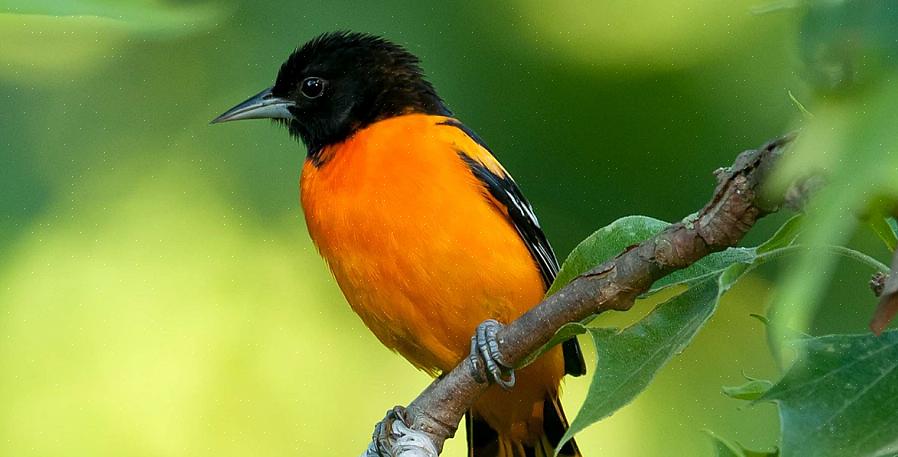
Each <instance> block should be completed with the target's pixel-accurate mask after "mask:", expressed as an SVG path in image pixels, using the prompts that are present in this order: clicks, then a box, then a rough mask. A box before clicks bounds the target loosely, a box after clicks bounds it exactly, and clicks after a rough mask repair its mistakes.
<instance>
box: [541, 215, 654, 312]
mask: <svg viewBox="0 0 898 457" xmlns="http://www.w3.org/2000/svg"><path fill="white" fill-rule="evenodd" d="M668 225H670V224H668V223H667V222H664V221H659V220H658V219H652V218H651V217H646V216H627V217H623V218H620V219H618V220H616V221H614V222H612V223H611V224H609V225H607V226H605V227H603V228H600V229H599V230H597V231H596V232H595V233H593V234H592V235H589V236H588V237H586V239H585V240H583V241H581V242H580V244H578V245H577V247H575V248H574V250H573V251H571V254H570V255H568V257H567V259H565V260H564V264H562V265H561V269H560V271H559V272H558V275H557V276H555V281H554V282H553V283H552V287H550V288H549V291H548V292H546V295H552V294H554V293H555V292H558V290H559V289H561V288H562V287H564V286H565V285H566V284H567V283H569V282H571V281H572V280H573V279H574V278H576V277H577V276H580V275H581V274H583V273H585V272H587V271H589V270H590V269H592V268H593V267H596V266H598V265H600V264H601V263H603V262H605V261H606V260H610V259H612V258H614V256H616V255H618V254H620V253H621V252H623V251H624V250H625V249H627V248H628V247H630V246H633V245H635V244H639V243H640V242H642V241H643V240H645V239H647V238H650V237H652V236H655V235H656V234H657V233H658V232H660V231H662V230H664V229H665V228H667V226H668Z"/></svg>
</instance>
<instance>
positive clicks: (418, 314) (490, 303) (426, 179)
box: [301, 114, 544, 372]
mask: <svg viewBox="0 0 898 457" xmlns="http://www.w3.org/2000/svg"><path fill="white" fill-rule="evenodd" d="M445 120H446V118H443V117H438V116H427V115H416V114H413V115H405V116H400V117H395V118H391V119H387V120H383V121H380V122H377V123H375V124H372V125H371V126H369V127H367V128H365V129H363V130H361V131H359V132H357V133H356V134H355V135H354V136H353V137H351V138H350V139H349V140H348V141H346V142H344V143H341V144H339V145H336V146H332V147H331V148H329V149H326V150H324V151H322V161H321V163H320V165H317V166H316V165H315V164H313V163H311V162H307V163H306V164H305V166H304V168H303V173H302V178H301V189H302V191H301V194H302V204H303V207H304V210H305V216H306V222H307V224H308V229H309V233H310V234H311V236H312V239H313V240H314V242H315V244H316V245H317V246H318V249H319V250H320V252H321V254H322V256H323V257H324V258H325V259H326V261H327V263H328V264H329V265H330V268H331V270H332V271H333V274H334V276H335V277H336V279H337V282H338V283H339V285H340V288H341V289H342V291H343V293H344V294H345V295H346V298H347V300H348V301H349V303H350V305H351V306H352V308H353V309H354V310H355V312H356V313H358V314H359V316H361V318H362V320H363V321H364V322H365V324H366V325H367V326H368V327H369V328H370V329H371V330H372V331H373V332H374V334H375V335H376V336H377V337H378V338H379V339H380V340H381V341H382V342H383V343H384V344H385V345H387V346H388V347H390V348H392V349H394V350H397V351H399V352H400V353H401V354H403V355H404V356H405V357H406V358H408V359H409V360H410V361H411V362H412V363H414V364H415V365H417V366H418V367H420V368H422V369H425V370H427V371H430V372H436V371H437V370H448V369H450V368H452V367H453V366H454V365H455V364H456V363H457V362H458V361H459V360H460V359H461V358H462V357H463V356H464V355H465V354H466V353H467V349H468V346H469V340H470V337H471V335H472V334H473V331H474V329H475V327H476V326H477V324H479V323H480V322H481V321H483V320H484V319H488V318H497V319H500V320H502V321H505V322H508V321H509V320H511V319H513V318H515V317H517V316H518V315H520V314H522V313H523V312H524V311H526V310H527V309H528V308H529V307H531V306H532V305H534V304H535V303H537V302H539V300H540V299H541V298H542V295H543V292H544V289H543V287H544V286H543V284H542V280H541V277H540V274H539V271H538V267H537V265H536V263H535V262H534V260H533V258H532V257H531V255H530V253H529V252H528V250H527V248H526V247H525V245H524V244H523V242H522V241H521V239H520V237H519V236H518V234H517V233H516V231H515V229H514V227H513V226H512V225H511V223H510V222H509V221H508V220H507V219H506V218H505V217H504V215H503V214H502V212H501V209H499V208H497V207H496V206H495V205H494V204H492V203H491V202H490V201H489V199H488V198H487V196H486V195H485V193H484V192H485V191H484V189H483V187H482V185H481V184H480V183H479V182H478V181H477V179H476V178H475V177H474V176H473V175H472V173H471V171H470V170H469V169H468V168H467V165H466V164H465V163H464V162H463V161H462V160H461V159H460V157H459V155H458V153H459V151H465V153H467V154H469V155H473V156H474V157H475V158H476V157H477V156H476V154H489V153H488V152H486V151H485V150H483V149H482V148H480V147H478V146H477V145H476V143H474V142H473V141H472V140H471V139H470V138H468V137H467V136H466V135H464V134H463V133H462V132H461V131H459V130H458V129H456V128H454V127H452V126H448V125H441V124H440V122H441V121H445ZM489 159H491V161H490V162H489V163H493V162H494V160H492V158H491V157H490V158H489ZM496 165H497V166H498V164H497V163H496Z"/></svg>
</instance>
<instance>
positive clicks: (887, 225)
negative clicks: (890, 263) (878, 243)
mask: <svg viewBox="0 0 898 457" xmlns="http://www.w3.org/2000/svg"><path fill="white" fill-rule="evenodd" d="M893 222H894V220H893V219H892V218H885V217H882V216H881V215H873V216H872V217H870V220H868V221H867V225H869V226H870V229H872V230H873V232H874V233H876V236H878V237H879V239H881V240H882V241H883V243H885V244H886V248H888V249H889V251H894V250H895V248H898V232H896V231H895V228H894V227H893V226H892V223H893Z"/></svg>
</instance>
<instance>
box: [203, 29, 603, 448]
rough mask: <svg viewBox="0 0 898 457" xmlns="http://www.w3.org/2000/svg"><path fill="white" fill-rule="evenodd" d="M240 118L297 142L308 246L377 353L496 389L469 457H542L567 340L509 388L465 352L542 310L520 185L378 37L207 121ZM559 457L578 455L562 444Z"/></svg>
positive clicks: (474, 351) (324, 51)
mask: <svg viewBox="0 0 898 457" xmlns="http://www.w3.org/2000/svg"><path fill="white" fill-rule="evenodd" d="M241 119H272V120H274V122H275V123H277V124H280V125H282V126H284V127H286V129H287V131H288V132H289V134H290V136H291V137H293V138H295V139H297V140H298V141H299V142H301V143H302V144H304V146H305V148H306V151H307V153H306V158H305V160H304V163H303V165H302V171H301V176H300V179H299V181H300V200H301V205H302V207H303V212H304V214H305V221H306V226H307V229H308V232H309V235H310V237H311V239H312V241H313V243H314V245H315V246H316V248H317V250H318V252H319V253H320V255H321V256H322V257H323V258H324V260H325V261H326V264H327V265H328V266H329V268H330V270H331V272H332V274H333V276H334V278H335V279H336V282H337V284H338V285H339V288H340V289H341V291H342V292H343V294H344V296H345V298H346V300H347V302H348V303H349V305H350V306H351V308H352V309H353V310H354V311H355V313H356V314H358V316H359V317H360V318H361V320H362V321H363V322H364V324H365V325H366V326H367V327H368V328H369V329H370V330H371V331H372V332H373V333H374V335H375V336H376V337H377V338H378V339H379V340H380V341H381V342H382V343H383V344H384V345H385V346H386V347H388V348H390V349H392V350H393V351H396V352H398V353H399V354H401V355H402V356H404V357H405V358H406V359H407V360H408V361H409V362H411V363H412V364H413V365H414V366H415V367H417V368H419V369H421V370H423V371H425V372H427V373H428V374H430V375H433V376H439V375H440V374H441V373H445V372H448V371H449V370H451V369H452V368H453V367H455V366H456V365H457V364H458V363H459V362H460V361H462V360H464V359H465V358H466V357H474V358H475V360H473V361H474V362H477V361H478V360H477V359H476V358H477V357H478V356H482V357H483V359H485V362H486V368H490V369H492V374H493V378H494V379H493V380H494V384H493V385H491V386H490V387H489V388H488V389H487V390H486V391H485V392H484V394H483V395H482V396H481V397H479V399H478V400H477V401H476V402H475V403H474V405H473V406H472V407H471V409H470V410H469V411H468V412H467V414H466V415H465V417H466V421H467V442H468V455H469V456H471V457H493V456H502V457H530V456H544V457H549V456H553V455H554V453H555V449H556V447H557V446H558V444H559V441H560V439H561V437H562V435H563V434H564V432H565V431H566V429H567V428H568V422H567V419H566V418H565V415H564V411H563V410H562V408H561V404H560V402H559V390H560V382H561V378H562V377H563V376H564V375H565V374H570V375H574V376H579V375H582V374H584V373H585V370H586V368H585V364H584V359H583V355H582V353H581V351H580V347H579V345H578V343H577V340H576V339H571V340H568V341H565V342H564V343H563V344H562V345H560V346H556V347H554V348H553V349H551V350H549V351H548V352H547V353H545V354H543V355H542V356H541V357H540V358H538V359H537V360H536V361H534V362H533V363H531V364H530V365H528V366H526V367H524V368H521V369H519V370H518V371H517V374H516V375H515V373H514V372H513V371H510V370H509V369H510V367H507V366H504V364H502V363H501V360H490V357H489V356H490V353H487V352H488V351H479V352H480V354H478V347H480V348H481V349H483V348H484V347H486V346H487V345H486V344H485V343H488V341H485V340H483V338H482V337H483V336H484V335H486V337H487V339H488V337H490V336H492V337H495V332H496V329H497V325H502V324H501V323H508V322H510V321H512V320H514V319H515V318H517V317H519V316H520V315H522V314H523V313H525V312H526V311H527V310H529V309H530V308H532V307H533V306H534V305H536V304H537V303H539V302H540V301H541V300H542V298H543V297H544V295H545V293H546V291H547V289H548V287H549V286H550V285H551V284H552V281H553V280H554V279H555V276H556V274H557V273H558V269H559V265H558V260H557V258H556V256H555V253H554V251H553V250H552V247H551V245H550V244H549V242H548V240H547V238H546V236H545V234H544V232H543V230H542V228H541V227H540V224H539V221H538V219H537V217H536V215H535V213H534V211H533V208H532V206H531V204H530V203H529V202H528V201H527V199H526V198H525V197H524V195H523V193H522V192H521V190H520V188H519V187H518V185H517V184H516V183H515V181H514V180H513V179H512V177H511V175H510V174H509V173H508V172H507V171H506V170H505V168H504V167H503V166H502V165H501V164H500V163H499V161H498V160H497V159H496V158H495V156H494V155H493V153H492V152H491V150H490V148H489V147H487V144H486V143H485V142H484V141H483V140H482V139H481V138H480V137H479V136H478V135H477V134H476V133H475V132H474V131H473V130H472V129H470V128H468V127H467V126H466V125H465V124H463V123H462V122H461V121H459V120H458V119H457V118H455V117H454V116H453V114H452V112H451V111H450V110H449V108H448V107H447V105H446V103H445V102H444V101H443V99H442V98H440V96H439V95H438V94H437V91H436V89H435V88H434V86H433V85H432V84H431V83H430V82H429V80H428V79H427V78H426V77H425V75H424V72H423V70H422V68H421V63H420V60H419V59H418V58H417V57H416V56H415V55H414V54H412V53H411V52H409V51H408V50H406V49H405V48H404V47H403V46H401V45H398V44H396V43H395V42H393V41H390V40H388V39H386V38H383V37H380V36H376V35H371V34H366V33H360V32H349V31H340V32H329V33H325V34H323V35H320V36H317V37H315V38H314V39H312V40H310V41H308V42H306V43H305V44H303V45H301V46H299V47H298V48H296V49H295V50H294V51H293V52H292V53H291V54H290V56H289V57H288V58H287V60H286V61H285V62H284V63H283V64H282V65H281V67H280V70H279V71H278V74H277V78H276V80H275V83H274V85H273V86H271V87H269V88H268V89H265V90H263V91H261V92H260V93H258V94H256V95H255V96H252V97H250V98H249V99H247V100H246V101H244V102H243V103H240V104H238V105H237V106H235V107H233V108H231V109H229V110H227V111H226V112H225V113H224V114H222V115H220V116H219V117H217V118H215V119H214V120H213V121H212V123H221V122H226V121H235V120H241ZM484 329H485V331H483V332H479V334H480V336H481V339H477V338H476V337H475V338H474V339H472V337H471V335H473V334H475V333H477V331H478V330H484ZM497 367H498V368H499V370H496V368H497ZM509 375H511V376H513V377H512V378H511V379H508V376H509ZM512 384H513V387H512ZM559 455H562V456H580V455H581V454H580V451H579V449H578V447H577V444H576V443H575V442H574V441H573V440H570V441H567V442H566V443H565V444H564V445H563V446H562V447H561V449H560V450H559Z"/></svg>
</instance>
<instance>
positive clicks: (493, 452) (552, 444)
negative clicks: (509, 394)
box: [465, 394, 582, 457]
mask: <svg viewBox="0 0 898 457" xmlns="http://www.w3.org/2000/svg"><path fill="white" fill-rule="evenodd" d="M465 423H466V424H467V429H468V434H467V437H468V457H554V455H555V448H556V446H557V445H558V442H559V441H560V440H561V437H562V436H564V432H565V431H567V429H568V422H567V418H565V416H564V410H562V409H561V403H560V402H559V401H558V395H557V394H555V395H550V396H549V397H548V398H546V399H545V401H543V433H542V435H540V437H539V439H537V440H535V441H534V442H533V443H521V442H518V441H514V440H512V439H510V438H508V437H505V436H502V435H501V434H499V433H498V432H496V431H495V430H493V429H492V427H490V426H489V424H487V423H486V421H484V420H483V419H482V418H479V417H476V416H474V415H473V414H471V412H470V411H468V412H467V414H465ZM558 455H559V456H562V457H582V456H581V454H580V449H578V448H577V443H575V442H574V440H570V441H568V442H567V443H564V446H562V448H561V451H560V452H559V453H558Z"/></svg>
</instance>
